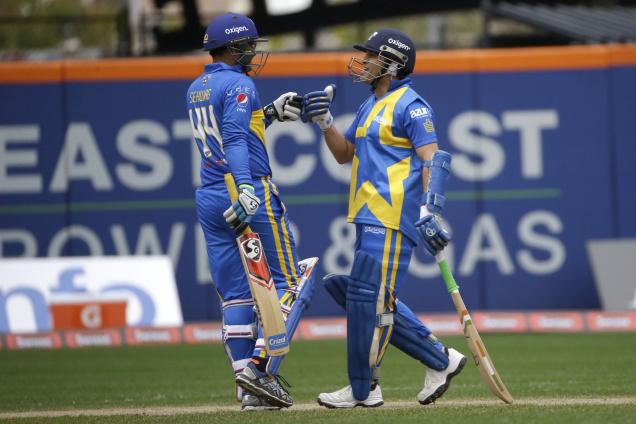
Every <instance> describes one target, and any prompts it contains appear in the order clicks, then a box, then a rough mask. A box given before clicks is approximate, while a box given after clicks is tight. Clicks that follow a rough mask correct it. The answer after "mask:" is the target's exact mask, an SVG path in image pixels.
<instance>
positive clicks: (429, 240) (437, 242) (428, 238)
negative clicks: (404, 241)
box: [415, 215, 452, 256]
mask: <svg viewBox="0 0 636 424" xmlns="http://www.w3.org/2000/svg"><path fill="white" fill-rule="evenodd" d="M415 227H416V228H417V229H418V231H419V232H420V235H421V236H422V240H423V244H424V248H425V249H426V251H427V252H428V253H430V254H431V255H433V256H435V255H437V254H438V253H439V252H441V251H442V250H443V249H444V248H445V247H446V246H448V243H449V242H450V241H451V239H452V238H451V235H450V233H449V232H448V231H446V230H445V229H444V228H443V227H442V224H441V223H440V221H439V218H438V217H436V216H435V215H426V216H424V217H422V218H420V219H419V220H418V221H417V222H416V223H415Z"/></svg>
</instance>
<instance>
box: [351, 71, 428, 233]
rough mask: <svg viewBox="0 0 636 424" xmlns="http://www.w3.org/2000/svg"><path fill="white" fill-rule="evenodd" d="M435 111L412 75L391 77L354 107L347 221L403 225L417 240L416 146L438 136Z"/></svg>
mask: <svg viewBox="0 0 636 424" xmlns="http://www.w3.org/2000/svg"><path fill="white" fill-rule="evenodd" d="M433 121H434V115H433V110H432V109H431V107H430V106H429V105H428V103H426V101H425V100H424V99H423V98H422V97H421V96H420V95H419V94H417V93H416V92H415V91H414V90H413V89H412V88H411V79H410V78H405V79H402V80H396V81H391V85H390V87H389V91H388V92H387V93H386V94H385V95H384V96H382V97H380V98H379V99H376V97H375V96H374V95H371V97H369V98H368V99H367V100H366V101H365V102H364V103H362V105H361V106H360V108H359V109H358V112H357V114H356V117H355V119H354V120H353V123H352V124H351V126H350V127H349V129H348V130H347V132H346V133H345V138H346V139H347V141H349V142H350V143H353V144H354V146H355V154H354V157H353V163H352V170H351V185H350V189H349V214H348V217H347V219H348V221H349V222H354V223H360V224H370V225H378V226H383V227H386V228H391V229H394V230H399V231H401V232H402V233H403V234H404V235H406V236H407V237H408V238H409V239H410V240H411V241H412V242H413V243H415V244H417V243H418V241H419V235H418V233H417V231H416V229H415V225H414V224H415V222H416V221H417V220H418V219H419V213H420V204H421V200H422V193H423V187H422V160H421V159H420V158H419V157H418V156H417V154H416V152H415V149H416V148H418V147H420V146H423V145H425V144H429V143H436V142H437V135H436V134H435V126H434V123H433Z"/></svg>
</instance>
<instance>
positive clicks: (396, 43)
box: [388, 38, 411, 51]
mask: <svg viewBox="0 0 636 424" xmlns="http://www.w3.org/2000/svg"><path fill="white" fill-rule="evenodd" d="M388 42H389V44H393V45H394V46H396V47H397V48H398V49H403V50H406V51H409V50H411V48H410V47H409V46H407V45H406V44H404V43H403V42H401V41H400V40H395V39H393V38H389V39H388Z"/></svg>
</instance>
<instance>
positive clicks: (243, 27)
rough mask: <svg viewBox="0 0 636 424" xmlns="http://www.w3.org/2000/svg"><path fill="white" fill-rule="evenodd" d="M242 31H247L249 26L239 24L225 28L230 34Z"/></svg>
mask: <svg viewBox="0 0 636 424" xmlns="http://www.w3.org/2000/svg"><path fill="white" fill-rule="evenodd" d="M243 31H249V28H248V27H246V26H245V25H243V26H240V27H232V28H227V29H226V30H225V33H226V34H228V35H230V34H239V33H241V32H243Z"/></svg>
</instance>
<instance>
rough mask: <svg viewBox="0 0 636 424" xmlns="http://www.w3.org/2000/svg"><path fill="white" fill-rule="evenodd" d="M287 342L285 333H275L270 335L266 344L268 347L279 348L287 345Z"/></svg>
mask: <svg viewBox="0 0 636 424" xmlns="http://www.w3.org/2000/svg"><path fill="white" fill-rule="evenodd" d="M288 344H289V341H288V340H287V334H285V333H281V334H275V335H273V336H271V337H270V338H269V340H268V341H267V345H268V347H269V348H270V349H280V348H283V347H285V346H287V345H288Z"/></svg>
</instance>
